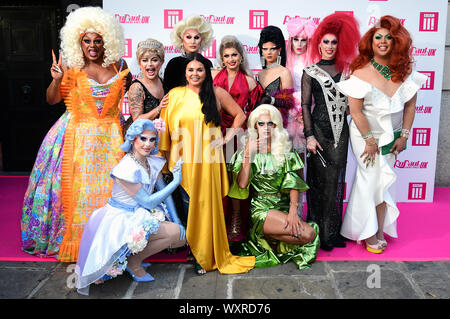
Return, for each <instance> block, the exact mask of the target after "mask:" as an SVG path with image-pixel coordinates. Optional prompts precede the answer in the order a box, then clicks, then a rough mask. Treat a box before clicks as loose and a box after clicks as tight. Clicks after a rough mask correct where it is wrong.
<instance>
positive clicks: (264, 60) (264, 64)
mask: <svg viewBox="0 0 450 319" xmlns="http://www.w3.org/2000/svg"><path fill="white" fill-rule="evenodd" d="M259 58H260V59H261V66H262V68H263V69H264V68H265V67H266V59H264V57H263V56H260V57H259Z"/></svg>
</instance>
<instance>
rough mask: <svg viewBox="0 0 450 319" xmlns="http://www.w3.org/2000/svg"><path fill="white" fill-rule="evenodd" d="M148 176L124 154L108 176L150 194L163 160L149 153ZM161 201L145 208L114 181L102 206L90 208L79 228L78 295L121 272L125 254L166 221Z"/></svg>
mask: <svg viewBox="0 0 450 319" xmlns="http://www.w3.org/2000/svg"><path fill="white" fill-rule="evenodd" d="M147 161H148V163H149V165H150V176H149V174H148V173H147V171H146V170H145V169H144V168H143V167H141V166H140V165H138V164H137V163H136V162H135V161H134V160H133V159H132V158H131V157H130V156H129V155H128V154H127V155H125V156H124V157H123V158H122V160H121V161H120V162H119V164H117V165H116V166H115V167H114V168H113V169H112V171H111V177H113V178H114V177H116V178H120V179H122V180H125V181H127V182H130V183H141V184H142V187H144V189H145V190H146V191H147V192H148V193H150V194H151V193H152V192H153V189H154V186H155V183H156V180H157V178H158V175H159V173H160V171H161V169H162V168H163V166H164V164H165V162H166V160H165V159H164V158H163V157H160V156H156V155H150V156H148V157H147ZM168 219H169V217H168V214H167V209H166V208H165V205H164V204H160V205H158V206H157V207H156V208H155V209H152V210H147V209H145V208H143V207H141V206H139V205H138V203H137V202H136V201H135V200H134V199H133V198H132V197H130V196H129V195H128V194H127V193H126V192H125V190H124V189H123V187H122V186H121V185H120V184H119V183H118V182H117V181H116V180H115V181H114V185H113V189H112V194H111V198H110V199H109V202H108V204H106V206H104V207H102V208H99V209H97V210H96V211H94V212H93V213H92V215H91V217H90V218H89V221H88V223H87V224H86V227H85V229H84V231H83V235H82V238H81V243H80V251H79V256H78V261H77V266H76V269H75V272H76V274H77V275H78V278H77V288H78V292H79V293H80V294H84V295H88V293H89V285H90V284H91V283H93V282H95V281H96V280H99V279H101V280H106V279H110V278H114V277H116V276H117V275H121V274H122V273H123V271H124V270H125V268H126V265H127V261H126V257H127V256H128V255H130V254H131V253H133V254H135V253H138V252H140V251H142V250H143V249H144V248H145V246H146V245H147V239H148V236H149V235H150V234H154V233H157V231H158V228H159V225H160V222H162V221H164V220H168Z"/></svg>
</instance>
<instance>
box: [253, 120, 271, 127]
mask: <svg viewBox="0 0 450 319" xmlns="http://www.w3.org/2000/svg"><path fill="white" fill-rule="evenodd" d="M257 123H258V126H261V127H263V126H264V125H266V124H267V126H268V127H273V126H274V125H275V123H274V122H272V121H269V122H263V121H257Z"/></svg>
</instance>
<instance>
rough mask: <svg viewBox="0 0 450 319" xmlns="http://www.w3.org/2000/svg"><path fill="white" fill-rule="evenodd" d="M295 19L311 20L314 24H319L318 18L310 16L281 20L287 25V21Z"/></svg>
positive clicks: (288, 17) (285, 17)
mask: <svg viewBox="0 0 450 319" xmlns="http://www.w3.org/2000/svg"><path fill="white" fill-rule="evenodd" d="M295 18H301V19H306V20H312V21H313V22H314V23H315V24H317V25H318V24H319V22H320V18H319V17H311V16H309V17H301V16H292V17H291V16H284V19H283V24H286V23H288V22H289V20H291V19H295Z"/></svg>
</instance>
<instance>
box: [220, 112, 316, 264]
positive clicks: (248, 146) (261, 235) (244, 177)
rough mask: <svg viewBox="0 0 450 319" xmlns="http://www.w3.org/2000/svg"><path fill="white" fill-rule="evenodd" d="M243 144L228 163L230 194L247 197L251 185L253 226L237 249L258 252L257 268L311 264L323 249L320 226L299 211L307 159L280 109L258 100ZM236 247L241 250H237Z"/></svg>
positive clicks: (245, 252) (255, 254) (231, 195)
mask: <svg viewBox="0 0 450 319" xmlns="http://www.w3.org/2000/svg"><path fill="white" fill-rule="evenodd" d="M247 124H248V135H247V136H246V137H244V143H243V145H244V149H243V150H240V151H237V152H236V153H235V154H234V156H233V158H232V159H231V162H230V163H229V165H228V168H229V170H230V171H232V173H233V184H232V186H231V188H230V191H229V193H228V196H230V197H233V198H237V199H245V198H247V197H248V196H249V192H250V185H251V186H252V199H251V206H250V214H251V222H252V227H251V229H250V231H249V234H248V238H247V241H245V242H242V243H240V244H239V245H237V247H234V249H237V250H239V254H241V255H253V256H256V263H255V268H262V267H271V266H275V265H279V264H281V263H286V262H288V261H289V260H292V261H294V262H295V263H296V264H297V266H298V268H299V269H307V268H309V267H311V264H312V263H313V262H314V260H315V259H316V257H317V252H318V250H319V246H320V241H319V236H318V233H319V227H318V226H317V224H315V223H313V222H311V223H306V222H305V221H303V220H302V218H301V216H298V214H297V206H298V198H299V193H300V192H304V191H306V190H307V189H308V188H309V187H308V185H306V183H305V182H304V181H303V180H302V179H301V178H300V176H299V174H298V172H299V170H300V169H302V168H303V167H304V166H303V162H302V160H301V159H300V156H299V155H298V153H297V152H296V151H295V150H292V143H291V142H290V140H289V133H288V132H287V130H286V129H284V128H283V120H282V117H281V113H280V111H278V110H277V109H276V108H275V107H274V106H272V105H268V104H263V105H260V106H258V107H257V108H256V109H255V110H254V111H253V112H252V113H251V114H250V116H249V119H248V123H247ZM236 253H237V252H236Z"/></svg>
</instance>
